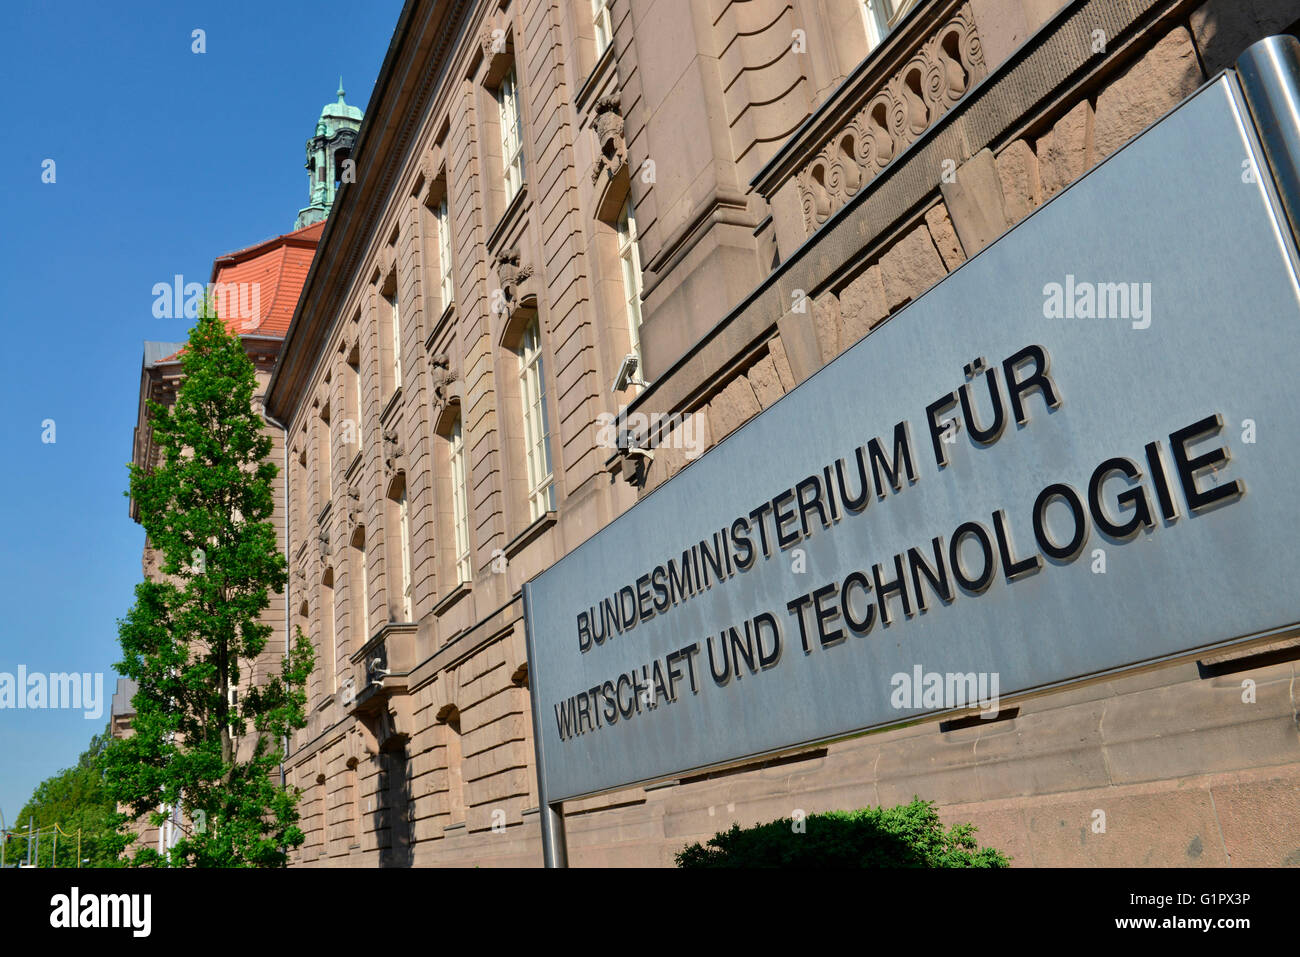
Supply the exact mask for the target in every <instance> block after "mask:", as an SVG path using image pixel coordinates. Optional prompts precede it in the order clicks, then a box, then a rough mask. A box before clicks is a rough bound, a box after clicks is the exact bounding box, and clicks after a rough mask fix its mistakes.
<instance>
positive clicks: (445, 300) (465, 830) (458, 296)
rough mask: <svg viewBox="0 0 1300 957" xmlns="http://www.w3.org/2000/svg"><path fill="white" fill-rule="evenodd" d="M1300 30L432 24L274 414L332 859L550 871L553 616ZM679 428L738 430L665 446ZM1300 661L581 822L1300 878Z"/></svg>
mask: <svg viewBox="0 0 1300 957" xmlns="http://www.w3.org/2000/svg"><path fill="white" fill-rule="evenodd" d="M1298 20H1300V2H1297V0H1240V2H1229V0H1069V2H1060V0H930V2H919V3H896V2H890V0H872V2H870V3H863V2H862V0H780V2H777V0H701V2H687V0H595V2H592V0H476V2H475V0H409V2H408V3H406V5H405V7H404V8H403V10H402V13H401V16H400V19H399V21H398V24H397V27H396V30H395V32H394V35H393V40H392V43H391V45H390V48H389V50H388V52H387V55H386V58H385V61H384V64H383V67H382V69H381V72H380V76H379V80H378V83H377V84H376V87H375V93H374V95H373V97H372V100H371V103H370V104H369V107H368V110H367V114H366V119H365V122H364V124H363V125H362V127H361V130H360V133H359V134H358V138H357V142H356V145H355V149H354V152H353V158H354V159H355V162H356V181H355V182H354V183H349V184H346V185H344V186H343V188H342V191H341V192H340V194H339V196H338V198H337V200H336V202H335V204H334V208H333V212H332V213H331V216H330V219H329V221H328V224H327V226H326V228H325V233H324V236H323V237H322V240H321V244H320V249H319V252H318V255H317V257H316V259H315V261H314V263H313V266H312V270H311V273H310V274H309V276H308V277H307V280H306V283H305V285H304V288H303V293H302V297H301V299H300V300H299V302H298V305H297V309H296V312H295V314H294V318H293V322H292V325H291V327H290V329H289V331H288V333H287V336H286V339H285V343H284V347H283V350H282V351H281V354H280V358H279V360H278V363H277V365H276V368H275V372H274V376H273V378H272V380H271V382H270V386H269V390H268V397H267V407H268V410H269V412H270V414H271V415H272V416H273V417H275V418H277V419H279V420H280V421H283V422H284V423H285V424H286V426H287V443H288V448H289V460H290V472H289V476H288V506H287V511H288V537H289V561H290V570H291V583H290V596H289V607H290V613H291V616H292V623H293V624H301V625H302V627H303V629H304V631H305V632H306V633H307V634H309V635H310V636H311V638H312V640H313V642H314V643H315V644H316V646H317V649H318V660H319V661H320V663H321V666H320V667H319V668H318V670H317V673H316V674H315V676H314V677H313V683H312V687H311V689H310V691H311V694H310V703H311V719H310V724H309V727H308V728H307V729H306V730H305V731H303V732H302V733H300V734H299V735H297V736H296V738H295V740H294V741H293V742H292V747H291V752H292V753H291V755H290V757H289V759H288V771H287V773H288V779H289V781H290V782H291V783H293V784H295V785H297V786H298V787H300V788H301V789H302V791H303V802H302V806H301V810H302V813H303V826H304V830H305V831H306V832H307V835H308V839H307V843H306V844H305V845H304V846H303V847H302V848H301V849H300V851H299V852H298V854H297V856H296V861H297V862H298V863H300V864H303V865H318V866H319V865H367V866H371V865H380V866H409V865H472V864H485V865H486V864H536V863H539V862H540V860H541V847H540V836H539V827H538V814H537V803H538V799H537V793H536V769H535V766H534V751H533V743H532V728H531V716H530V705H529V687H528V686H529V674H528V661H527V656H526V653H525V643H524V634H523V621H522V608H521V600H520V588H521V585H522V584H523V583H524V582H526V581H528V580H529V579H530V578H532V577H533V576H534V575H536V574H537V573H538V572H540V571H541V570H543V569H545V568H547V567H548V566H549V565H550V564H552V563H554V562H555V561H556V560H557V559H558V558H559V557H560V556H562V555H564V554H565V553H566V552H567V551H569V550H571V549H572V548H573V547H575V546H576V545H577V544H579V543H580V542H582V541H583V540H585V539H586V538H588V537H589V536H590V535H591V534H593V533H594V532H595V531H597V530H598V529H600V528H601V527H602V526H604V525H606V524H607V523H608V522H609V521H611V520H612V519H613V518H614V517H615V516H617V515H619V514H620V513H621V512H622V511H624V510H625V509H627V508H628V507H629V506H631V505H632V504H633V503H635V502H636V501H637V499H638V497H639V496H643V495H645V494H646V493H647V492H648V491H650V490H652V489H654V488H655V487H657V486H658V485H660V484H662V483H663V482H665V481H667V480H668V479H670V478H671V477H672V476H673V475H674V474H675V473H676V472H677V471H679V470H680V469H681V468H683V467H686V466H687V465H688V464H689V461H690V455H689V454H688V453H689V452H690V448H691V447H692V446H696V447H707V446H708V445H710V444H712V443H716V442H717V441H719V440H720V439H721V438H722V437H724V436H726V435H727V434H728V433H730V432H732V431H733V430H735V429H736V428H737V427H738V426H740V425H741V424H742V423H744V422H745V421H747V420H748V419H749V418H751V417H752V416H754V415H756V414H758V413H759V412H760V411H762V410H763V409H764V408H766V407H768V406H770V405H771V404H772V403H773V402H775V401H776V400H777V399H779V398H780V397H781V396H782V395H783V394H785V393H786V392H788V391H789V390H791V389H792V388H794V387H795V386H796V385H797V384H798V383H800V382H801V381H803V380H804V379H806V378H807V377H808V376H810V375H811V374H812V373H814V372H815V371H816V370H817V369H818V368H820V367H821V366H822V365H824V364H825V363H826V362H828V361H829V360H830V359H832V358H833V357H835V356H836V355H838V354H839V353H841V352H842V351H844V350H845V349H846V348H847V347H848V346H849V345H851V344H853V343H855V342H857V341H858V340H859V339H861V338H862V337H864V336H869V335H870V333H871V331H872V329H873V328H874V327H876V326H877V325H878V324H879V323H880V322H882V321H883V320H884V319H886V318H887V317H889V316H890V315H892V314H894V313H896V312H897V311H898V310H900V309H901V308H903V307H904V306H906V305H907V304H908V303H909V302H911V301H912V300H914V299H916V298H917V297H918V296H920V295H921V294H922V293H923V292H925V290H926V289H928V288H929V287H931V286H932V285H934V284H935V283H938V282H941V281H942V280H943V279H944V277H945V276H946V275H947V274H948V273H950V272H951V271H953V270H954V269H956V268H958V267H960V266H961V264H962V263H963V262H965V261H966V260H967V259H968V258H969V257H971V256H973V255H975V254H976V253H978V252H979V251H980V250H981V249H982V248H984V247H985V246H986V245H988V244H989V243H990V242H991V241H993V240H994V239H996V238H997V237H998V236H999V235H1000V234H1002V233H1003V232H1005V231H1006V230H1007V229H1009V228H1010V227H1011V226H1013V225H1014V224H1015V223H1017V222H1019V221H1020V220H1021V219H1023V218H1024V217H1026V216H1028V215H1029V214H1030V213H1032V212H1033V211H1034V210H1035V209H1036V208H1037V207H1039V206H1040V205H1042V204H1043V203H1045V202H1047V201H1048V200H1050V199H1051V198H1052V197H1053V196H1054V195H1056V194H1057V193H1058V192H1060V191H1061V190H1062V189H1064V188H1065V187H1066V186H1068V185H1069V184H1070V183H1072V182H1073V181H1075V180H1076V179H1078V178H1079V177H1080V176H1081V175H1083V174H1084V173H1085V172H1086V171H1087V170H1088V169H1089V168H1091V167H1092V166H1094V165H1095V164H1096V163H1098V162H1100V161H1101V160H1103V159H1105V158H1106V157H1107V156H1109V155H1110V154H1112V153H1113V152H1114V151H1115V150H1116V149H1118V148H1119V147H1120V146H1121V145H1122V144H1123V143H1124V142H1126V141H1127V140H1128V139H1130V138H1131V137H1133V136H1134V135H1136V134H1137V133H1139V132H1140V131H1141V130H1142V129H1144V128H1145V127H1147V126H1148V125H1150V124H1151V123H1153V122H1155V121H1157V120H1158V119H1160V118H1161V117H1162V116H1164V115H1165V114H1166V113H1168V112H1169V111H1170V110H1171V109H1172V108H1173V107H1174V106H1175V105H1176V104H1178V103H1179V102H1180V101H1181V100H1183V99H1184V98H1185V97H1186V96H1187V95H1188V94H1190V93H1191V92H1192V91H1194V90H1195V89H1196V88H1197V87H1199V86H1200V85H1201V84H1202V83H1203V82H1204V81H1205V80H1207V79H1208V78H1209V77H1211V76H1213V75H1214V74H1215V73H1217V72H1218V71H1219V70H1221V69H1224V68H1230V67H1231V66H1232V64H1233V62H1234V60H1235V58H1236V57H1237V56H1238V55H1239V54H1240V53H1241V51H1242V50H1244V49H1245V47H1246V46H1248V45H1249V44H1250V43H1251V42H1253V41H1254V40H1256V39H1258V38H1260V37H1262V36H1266V35H1269V34H1272V33H1280V32H1294V31H1295V29H1296V24H1297V21H1298ZM1188 201H1189V202H1194V201H1195V199H1194V197H1189V199H1188ZM1171 215H1176V211H1171ZM942 332H943V331H942V330H941V329H936V330H935V334H936V335H942ZM630 356H634V357H635V363H632V362H630V361H629V358H628V357H630ZM638 413H641V415H638ZM658 416H667V417H669V418H668V419H667V420H666V421H668V422H682V421H683V420H682V419H681V418H677V416H684V417H687V418H686V419H685V420H684V421H685V422H686V423H688V424H683V425H679V426H678V427H679V428H682V429H686V428H690V429H692V430H694V429H701V430H702V431H700V432H698V433H693V434H692V435H691V436H690V441H675V437H674V435H673V434H672V433H668V434H659V433H660V432H662V429H660V430H658V432H655V434H646V429H645V428H644V427H643V423H645V422H646V421H647V419H650V420H653V419H654V418H655V417H658ZM611 423H613V424H612V425H611ZM652 431H653V430H652ZM611 436H613V437H614V438H613V439H611ZM681 437H682V436H677V438H681ZM647 451H648V452H651V453H652V454H649V455H647V454H645V453H646V452H647ZM1143 627H1157V625H1155V624H1154V623H1153V622H1135V628H1139V629H1140V628H1143ZM1296 659H1297V653H1296V650H1295V642H1294V641H1290V642H1288V641H1282V642H1275V643H1274V644H1273V645H1270V646H1268V647H1264V648H1260V647H1255V648H1251V649H1248V650H1246V651H1237V652H1234V653H1232V654H1230V655H1221V656H1219V658H1217V659H1213V660H1212V659H1204V658H1203V659H1202V660H1201V661H1199V662H1197V661H1188V662H1184V663H1180V664H1171V665H1166V666H1162V667H1159V668H1154V669H1149V670H1145V671H1140V672H1134V673H1131V674H1128V675H1125V676H1121V677H1118V678H1113V679H1111V680H1107V681H1102V682H1095V683H1092V684H1086V685H1082V686H1076V687H1072V688H1069V689H1066V690H1058V691H1054V692H1052V693H1049V694H1044V695H1041V696H1038V697H1035V698H1031V699H1028V700H1026V701H1023V702H1021V703H1020V704H1019V705H1018V707H1017V708H1016V709H1013V710H1011V711H1008V712H1006V713H1004V715H1003V717H1002V718H1001V719H1000V720H998V721H995V722H985V723H983V724H981V723H979V722H976V723H975V724H974V725H973V726H971V725H967V724H964V723H962V722H953V723H948V724H942V725H941V724H940V723H938V722H933V721H931V722H921V723H918V724H915V725H913V726H909V727H904V728H899V729H895V730H890V731H884V732H879V733H873V734H869V735H862V736H858V737H856V738H852V739H849V740H845V741H838V742H835V743H832V744H828V745H826V746H823V747H819V748H814V749H804V750H801V751H798V752H796V753H792V754H788V755H783V756H780V757H777V758H772V759H767V760H764V761H762V762H758V763H753V764H749V765H744V766H740V767H735V768H729V769H724V770H721V771H716V772H712V773H706V774H699V775H695V776H692V777H686V778H681V779H675V780H670V781H664V782H659V783H657V784H654V785H652V786H649V787H638V788H631V789H625V790H623V791H620V792H618V793H614V794H607V795H603V796H600V797H596V798H589V799H584V800H579V801H573V802H570V803H569V804H568V805H567V806H566V808H565V811H566V820H567V823H566V827H567V832H568V843H569V855H570V860H571V862H572V863H574V864H578V865H618V864H640V865H667V864H671V863H672V859H673V854H674V853H675V852H676V851H677V850H679V849H680V848H681V847H682V846H683V845H685V844H686V843H688V842H690V841H694V840H700V839H703V838H707V837H708V836H710V835H712V834H713V833H715V832H716V831H719V830H723V829H725V828H726V827H728V826H729V825H730V824H731V823H732V822H739V823H742V824H745V823H754V822H757V821H762V820H770V819H773V818H777V817H785V816H789V815H790V814H791V813H792V811H794V810H796V809H800V810H804V811H807V812H812V811H818V810H827V809H831V808H849V807H860V806H863V805H866V804H893V803H897V802H900V801H907V800H909V799H910V798H911V797H912V796H913V795H914V794H919V795H921V796H922V797H925V798H928V799H933V800H936V801H937V802H938V803H939V805H940V809H941V813H942V814H943V815H944V817H945V818H947V819H949V820H952V821H971V822H974V823H975V824H977V825H978V826H979V827H980V833H981V839H982V840H984V841H986V842H988V843H991V844H993V845H995V846H997V847H999V848H1001V849H1003V850H1004V851H1006V852H1007V853H1009V854H1011V855H1012V856H1013V857H1014V858H1015V860H1016V862H1017V863H1018V864H1023V865H1051V864H1104V865H1119V864H1191V863H1195V864H1211V865H1221V864H1228V863H1232V864H1255V865H1267V866H1273V865H1283V864H1296V863H1297V857H1296V855H1297V853H1300V852H1297V851H1296V849H1295V846H1294V843H1295V842H1294V840H1293V838H1288V837H1287V836H1286V831H1287V829H1288V828H1290V829H1291V830H1292V831H1293V830H1294V825H1295V822H1296V821H1297V820H1300V789H1298V788H1297V785H1298V784H1300V735H1298V733H1297V724H1296V719H1295V714H1296V705H1295V693H1294V690H1293V689H1294V687H1295V682H1296V678H1297V669H1298V668H1300V665H1297V663H1296ZM1243 672H1248V673H1249V675H1250V677H1251V678H1252V679H1253V680H1254V681H1255V682H1256V683H1257V688H1258V700H1257V701H1256V702H1255V704H1254V705H1253V706H1252V707H1251V708H1248V709H1247V708H1242V707H1241V706H1240V683H1241V675H1242V673H1243ZM1098 806H1104V807H1105V808H1107V809H1108V820H1109V825H1108V829H1107V831H1106V832H1105V833H1104V834H1101V833H1098V832H1096V831H1094V830H1093V829H1092V828H1091V827H1090V826H1089V825H1090V824H1091V823H1092V821H1093V820H1094V817H1093V811H1094V809H1096V808H1097V807H1098ZM1288 840H1290V843H1289V844H1288V843H1287V842H1288Z"/></svg>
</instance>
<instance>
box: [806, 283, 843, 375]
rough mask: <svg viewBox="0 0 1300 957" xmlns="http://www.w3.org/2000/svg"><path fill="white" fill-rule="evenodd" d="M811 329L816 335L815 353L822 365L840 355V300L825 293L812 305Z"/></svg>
mask: <svg viewBox="0 0 1300 957" xmlns="http://www.w3.org/2000/svg"><path fill="white" fill-rule="evenodd" d="M812 315H813V329H814V330H815V331H816V333H817V351H818V353H819V355H820V356H821V361H822V364H823V365H825V364H826V363H827V362H830V361H831V360H832V359H834V358H835V357H836V356H837V355H839V354H840V326H841V325H842V323H841V320H840V300H839V298H838V297H836V296H835V295H833V294H830V293H827V294H826V295H824V296H821V297H819V298H818V299H817V300H816V301H815V302H813V304H812Z"/></svg>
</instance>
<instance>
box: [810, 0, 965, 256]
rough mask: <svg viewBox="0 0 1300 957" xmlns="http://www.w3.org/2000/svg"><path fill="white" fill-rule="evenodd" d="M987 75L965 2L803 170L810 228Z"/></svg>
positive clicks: (816, 225) (837, 206)
mask: <svg viewBox="0 0 1300 957" xmlns="http://www.w3.org/2000/svg"><path fill="white" fill-rule="evenodd" d="M987 72H988V67H987V66H986V65H985V63H984V51H983V49H982V47H981V45H980V39H979V35H978V34H977V33H976V31H975V18H974V17H973V16H972V14H971V10H970V4H969V3H965V4H962V5H961V7H959V8H958V9H957V12H956V13H954V14H953V15H952V17H951V18H949V20H948V21H947V22H945V23H944V24H943V25H942V26H940V27H939V28H938V29H937V30H935V31H934V32H933V33H931V34H930V36H929V37H927V38H926V39H925V40H924V41H923V42H922V43H921V44H920V46H919V47H918V49H917V50H916V52H915V53H914V54H913V55H912V57H911V58H910V59H909V60H908V61H907V62H906V64H905V65H904V66H903V68H902V69H901V70H899V71H898V72H897V73H895V74H894V75H893V76H891V77H889V79H888V80H886V81H885V82H884V83H883V84H881V88H880V89H879V90H878V92H876V93H875V95H874V96H872V97H871V98H870V99H869V100H868V101H867V104H866V106H864V107H862V109H860V110H858V112H857V113H856V114H854V115H853V117H852V118H851V119H850V120H849V121H848V122H847V123H845V124H843V125H842V126H840V127H839V128H838V129H837V130H836V132H835V133H834V134H833V135H832V136H831V137H830V141H829V142H828V143H826V144H825V145H824V146H823V147H822V149H821V151H820V152H819V153H818V154H817V155H816V156H815V157H813V159H812V161H811V162H809V163H808V164H807V165H806V166H804V167H803V168H802V169H801V170H799V172H798V173H797V174H796V181H797V183H798V186H799V197H800V199H801V201H802V203H803V215H804V227H805V228H806V229H807V231H808V233H809V234H810V235H811V234H812V233H813V232H815V231H816V230H817V228H818V227H819V226H821V224H822V223H824V222H826V220H827V219H829V218H830V217H831V215H832V214H833V213H834V212H835V211H836V210H838V209H839V208H840V207H841V206H843V205H844V204H845V203H846V202H848V200H849V199H850V198H851V197H853V196H854V195H855V194H856V193H857V192H858V190H860V189H861V188H862V187H863V185H865V184H866V183H867V182H869V181H870V180H872V179H873V178H874V177H875V176H876V174H877V173H879V172H880V171H881V170H882V169H884V168H885V167H886V166H887V165H888V164H889V163H890V161H891V160H893V158H894V157H895V156H897V155H898V154H899V153H901V152H902V151H903V150H904V149H905V148H906V147H907V146H908V144H910V143H911V142H912V141H913V140H915V139H916V138H917V137H918V136H920V135H921V134H922V133H924V132H925V131H926V130H927V129H929V128H930V126H932V125H933V124H934V122H935V121H936V120H937V119H938V118H939V117H940V116H942V115H943V114H944V113H946V112H948V110H949V109H950V108H951V107H952V105H953V104H954V103H956V102H957V101H958V100H960V99H961V98H962V97H963V96H964V95H965V94H966V91H967V90H969V89H970V88H971V87H972V86H974V85H975V83H976V82H978V81H979V80H981V79H983V77H984V76H985V74H987Z"/></svg>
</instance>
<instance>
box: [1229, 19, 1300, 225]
mask: <svg viewBox="0 0 1300 957" xmlns="http://www.w3.org/2000/svg"><path fill="white" fill-rule="evenodd" d="M1237 76H1238V78H1239V79H1240V80H1241V91H1242V94H1243V95H1244V97H1245V99H1246V104H1247V105H1248V106H1249V107H1250V112H1251V115H1252V117H1253V118H1254V121H1255V130H1256V132H1258V134H1259V139H1260V142H1261V143H1262V144H1263V146H1264V156H1265V159H1267V160H1268V165H1269V168H1270V169H1271V170H1272V173H1273V182H1274V183H1275V184H1276V186H1277V190H1278V192H1279V193H1280V194H1281V199H1282V205H1283V206H1284V207H1285V209H1286V214H1287V218H1288V219H1289V220H1290V226H1291V231H1292V235H1293V236H1297V238H1298V239H1300V230H1298V229H1297V227H1298V225H1300V41H1298V40H1296V38H1295V37H1292V36H1285V35H1283V36H1272V37H1265V38H1264V39H1262V40H1259V41H1257V42H1255V43H1253V44H1251V45H1250V46H1249V47H1247V48H1246V51H1245V52H1244V53H1242V55H1241V56H1240V57H1239V58H1238V59H1237Z"/></svg>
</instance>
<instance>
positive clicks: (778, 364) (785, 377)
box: [767, 306, 843, 392]
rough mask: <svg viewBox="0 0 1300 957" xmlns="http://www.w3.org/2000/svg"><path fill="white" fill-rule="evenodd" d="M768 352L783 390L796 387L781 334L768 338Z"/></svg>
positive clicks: (786, 390) (787, 390)
mask: <svg viewBox="0 0 1300 957" xmlns="http://www.w3.org/2000/svg"><path fill="white" fill-rule="evenodd" d="M841 308H843V307H842V306H841ZM767 354H768V355H770V356H771V357H772V367H773V368H775V369H776V374H777V378H779V379H780V380H781V388H782V390H784V391H785V392H789V391H790V390H791V389H793V388H794V387H795V385H796V384H797V380H796V379H795V377H794V373H793V372H791V371H790V360H789V359H787V358H786V355H785V343H783V342H782V341H781V337H780V336H779V335H778V336H775V337H773V338H772V339H770V340H768V343H767Z"/></svg>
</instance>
